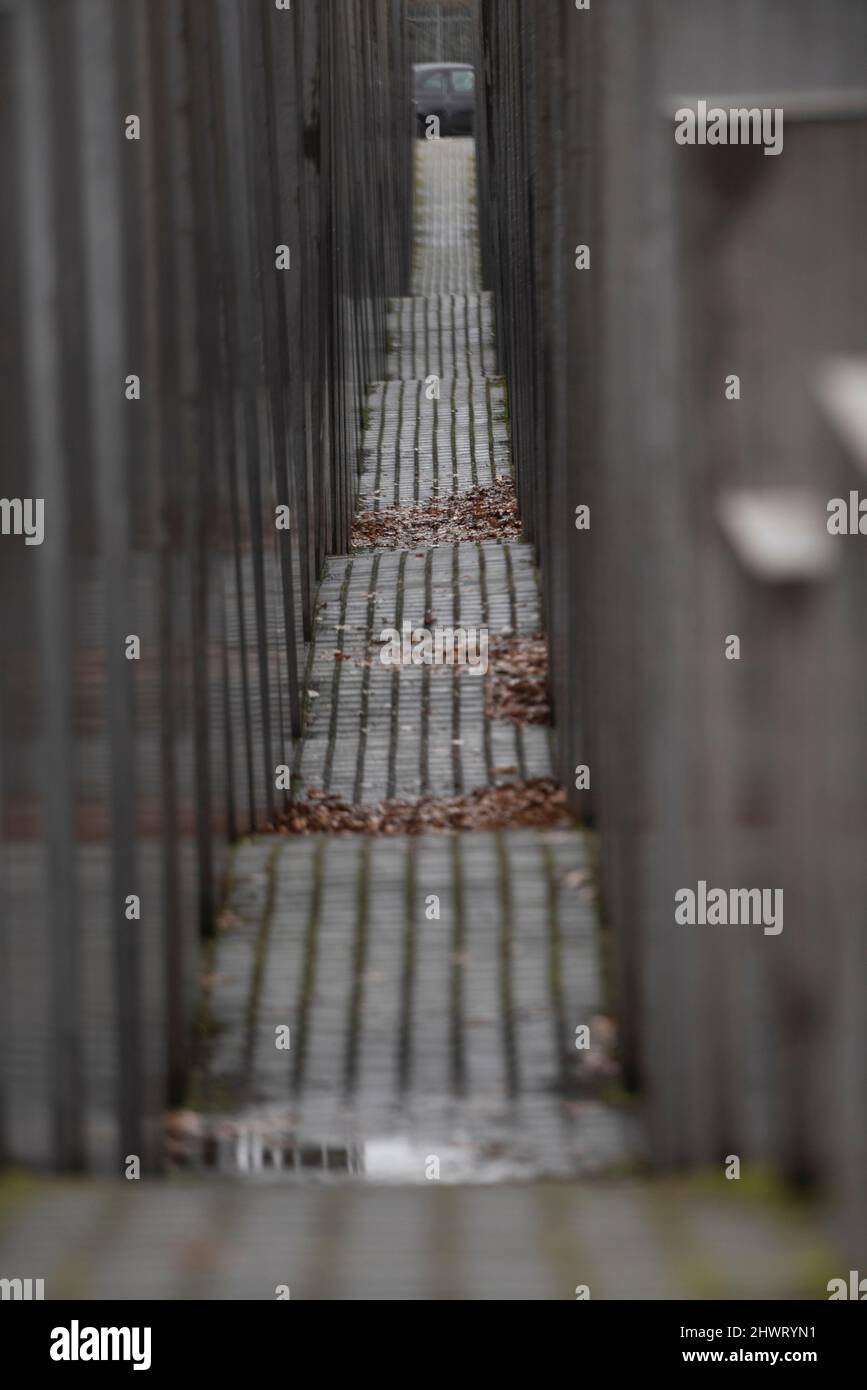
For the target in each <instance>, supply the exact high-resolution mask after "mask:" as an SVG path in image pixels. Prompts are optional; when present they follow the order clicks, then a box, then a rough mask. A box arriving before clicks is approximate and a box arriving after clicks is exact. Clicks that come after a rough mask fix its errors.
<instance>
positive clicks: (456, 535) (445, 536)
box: [352, 474, 521, 550]
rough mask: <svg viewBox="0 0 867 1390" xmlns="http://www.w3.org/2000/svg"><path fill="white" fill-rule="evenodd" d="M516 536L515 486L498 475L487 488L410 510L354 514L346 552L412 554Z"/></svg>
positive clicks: (436, 499) (386, 509)
mask: <svg viewBox="0 0 867 1390" xmlns="http://www.w3.org/2000/svg"><path fill="white" fill-rule="evenodd" d="M520 534H521V523H520V521H519V520H518V501H517V498H516V496H515V484H514V483H513V482H512V479H511V478H509V477H506V476H505V475H504V474H501V475H500V476H499V477H498V478H497V479H496V481H495V482H494V483H492V484H491V486H490V487H473V488H470V489H469V491H468V492H461V493H456V494H455V495H454V496H451V497H432V498H430V500H429V501H427V502H417V503H414V504H413V505H412V506H411V507H383V508H382V509H381V510H380V511H367V512H359V513H358V515H357V516H356V518H355V520H354V522H353V525H352V549H353V550H369V549H370V548H371V547H375V548H376V549H379V550H401V549H406V550H412V549H413V547H414V546H417V545H446V544H450V543H451V542H453V541H485V540H515V539H517V538H518V537H519V536H520Z"/></svg>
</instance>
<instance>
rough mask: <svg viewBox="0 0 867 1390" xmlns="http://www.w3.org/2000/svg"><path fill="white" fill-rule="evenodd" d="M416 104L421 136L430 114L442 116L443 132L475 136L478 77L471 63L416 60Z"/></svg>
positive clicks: (416, 116)
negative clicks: (473, 132)
mask: <svg viewBox="0 0 867 1390" xmlns="http://www.w3.org/2000/svg"><path fill="white" fill-rule="evenodd" d="M412 72H413V105H414V107H415V120H416V129H417V130H418V133H419V135H425V134H426V133H427V125H426V121H427V118H428V116H438V117H439V123H440V130H439V133H440V135H471V134H472V130H473V116H474V115H475V110H476V80H475V73H474V72H473V66H472V64H471V63H414V64H413V69H412Z"/></svg>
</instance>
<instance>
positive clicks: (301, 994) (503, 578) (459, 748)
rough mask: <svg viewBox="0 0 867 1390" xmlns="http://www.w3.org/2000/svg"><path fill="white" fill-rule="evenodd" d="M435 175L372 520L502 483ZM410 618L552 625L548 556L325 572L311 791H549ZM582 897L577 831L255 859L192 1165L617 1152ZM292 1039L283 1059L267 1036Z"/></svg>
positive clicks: (585, 874)
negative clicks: (539, 564)
mask: <svg viewBox="0 0 867 1390" xmlns="http://www.w3.org/2000/svg"><path fill="white" fill-rule="evenodd" d="M418 160H419V173H420V181H419V184H418V188H417V217H416V227H417V240H416V253H415V270H414V278H413V289H414V291H415V293H414V294H413V295H412V296H411V297H409V298H406V299H400V300H396V301H394V302H393V303H392V304H391V306H390V311H389V316H388V322H389V338H390V341H389V352H388V371H389V379H388V380H386V381H382V382H374V383H372V385H371V387H370V391H369V395H368V403H369V404H368V412H369V413H368V421H367V429H366V433H365V448H364V461H363V468H362V473H361V477H360V483H359V506H360V507H362V508H374V509H376V508H379V507H384V506H394V505H407V504H411V503H413V502H415V501H419V500H423V499H426V498H428V497H432V496H440V495H444V494H452V493H459V492H462V491H466V490H467V489H468V488H470V487H473V486H476V485H478V484H480V483H481V484H485V483H492V482H493V481H494V479H495V478H496V477H497V476H498V475H501V474H504V473H508V472H509V471H510V469H511V463H510V455H509V431H508V420H507V418H506V409H505V402H506V391H505V383H504V382H503V380H502V378H501V377H500V376H498V375H497V363H496V344H495V340H494V327H493V309H492V304H491V298H490V295H488V294H484V293H482V292H481V290H480V287H479V280H478V249H477V235H476V227H475V209H474V196H473V187H474V181H473V168H474V164H473V146H472V142H471V141H469V140H450V141H442V142H440V143H438V144H435V143H432V144H430V145H428V144H426V143H420V144H419V147H418ZM426 383H427V386H426ZM428 387H430V388H432V389H430V390H429V389H428ZM407 620H408V621H410V622H411V623H412V625H413V627H414V628H416V627H425V628H428V629H432V628H435V627H464V628H487V629H488V632H489V633H490V635H491V636H492V637H494V636H497V635H512V634H518V635H521V634H523V635H527V636H532V635H535V634H538V633H539V632H540V631H541V612H540V604H539V589H538V584H537V575H536V570H535V565H534V562H533V556H532V551H531V549H530V547H529V546H527V545H525V544H523V543H522V542H520V541H507V542H499V541H497V540H491V541H485V542H481V543H472V542H470V543H461V544H448V545H443V546H422V547H417V548H413V549H410V550H408V549H394V550H376V549H371V550H366V551H362V552H359V553H356V554H354V555H352V556H346V555H336V556H331V557H330V558H329V561H328V564H327V568H326V573H325V576H324V578H323V580H322V583H321V586H320V589H319V595H318V605H317V614H316V623H315V635H314V641H313V644H312V649H311V652H310V656H309V661H308V688H307V721H306V734H305V737H304V739H303V740H302V741H301V742H300V744H299V746H298V748H297V749H296V750H295V757H294V760H293V786H294V788H295V791H296V794H298V795H302V796H309V795H311V794H313V795H316V794H317V793H321V792H330V793H334V794H337V795H339V796H340V797H341V798H343V799H344V800H345V801H347V802H353V803H357V804H363V805H371V804H374V803H376V802H378V801H381V800H382V799H384V798H387V797H399V798H401V799H412V798H416V797H418V796H422V795H425V794H431V795H434V796H443V797H446V796H455V795H460V794H461V793H465V792H469V791H472V790H473V789H475V788H479V787H484V786H488V785H498V784H502V783H504V782H509V781H515V780H517V779H521V780H523V779H526V778H531V777H541V776H550V773H551V758H550V748H549V731H548V730H547V729H545V728H543V727H539V726H526V727H521V726H518V725H514V724H512V723H510V722H508V721H501V720H492V719H489V718H487V716H486V712H485V685H486V680H487V678H486V677H485V676H484V675H479V674H474V673H473V672H472V671H471V670H470V669H469V668H468V667H466V666H464V667H460V666H439V667H437V666H412V665H410V666H398V667H389V666H386V665H384V664H383V663H382V661H381V659H380V651H381V641H380V638H381V635H382V633H383V631H384V630H385V629H388V628H393V629H397V630H398V631H399V630H400V629H401V625H402V623H403V622H405V621H407ZM589 880H590V874H589V866H588V860H587V848H586V844H585V841H584V837H583V836H582V834H581V833H580V832H579V831H577V830H566V831H563V830H558V831H550V830H548V831H542V830H534V829H529V830H527V829H516V830H503V831H500V832H466V833H462V834H460V835H457V836H455V835H438V834H429V835H425V836H422V837H406V836H395V837H393V836H389V837H383V838H380V839H377V838H373V839H371V838H368V837H358V836H324V837H315V838H311V839H298V838H296V837H292V836H286V837H281V838H280V839H278V840H277V841H275V840H274V839H269V838H267V837H262V838H259V839H257V840H255V841H252V842H250V843H248V844H245V845H242V846H240V847H239V848H238V850H237V851H236V853H235V856H234V859H233V864H232V872H231V888H230V893H229V898H228V902H227V905H226V911H225V912H224V914H223V918H222V923H223V927H222V930H221V932H220V934H219V937H218V940H217V942H216V944H215V948H214V952H213V959H212V961H211V965H210V968H209V975H210V977H211V979H212V982H213V983H212V985H211V988H210V990H209V992H208V998H207V1019H206V1026H207V1031H208V1036H209V1037H210V1039H211V1041H210V1046H209V1048H208V1055H207V1061H206V1065H205V1067H204V1068H203V1070H202V1073H201V1075H200V1077H199V1081H198V1085H197V1088H196V1095H195V1098H194V1099H195V1103H196V1105H197V1106H198V1107H200V1108H201V1110H202V1111H203V1112H207V1113H208V1114H210V1115H212V1116H214V1117H215V1118H213V1119H212V1120H211V1121H209V1122H208V1126H207V1133H206V1137H205V1138H204V1139H203V1141H202V1145H201V1148H200V1149H199V1150H198V1151H197V1152H196V1153H195V1154H194V1159H195V1160H197V1161H198V1162H201V1163H203V1164H204V1163H215V1164H217V1166H219V1167H222V1168H229V1169H233V1168H237V1167H238V1165H239V1164H241V1165H243V1164H244V1163H248V1162H249V1163H254V1164H258V1165H259V1166H262V1165H263V1164H264V1163H266V1162H272V1161H273V1162H274V1163H279V1164H280V1165H281V1166H282V1169H283V1171H284V1172H286V1173H291V1172H293V1171H300V1169H301V1164H300V1158H299V1159H298V1164H297V1165H296V1164H295V1158H296V1156H298V1155H301V1154H302V1153H305V1152H306V1153H308V1154H309V1155H313V1156H314V1157H315V1155H316V1153H317V1152H319V1153H324V1154H325V1155H326V1159H325V1169H326V1171H327V1170H328V1163H329V1162H330V1164H331V1169H330V1171H332V1172H335V1171H339V1170H340V1169H341V1167H342V1166H344V1167H345V1170H346V1171H349V1172H352V1173H354V1174H356V1175H358V1176H366V1177H369V1178H371V1179H375V1178H377V1177H378V1176H382V1172H383V1165H386V1166H387V1165H389V1164H391V1165H393V1166H395V1167H396V1169H400V1170H401V1171H402V1173H403V1176H404V1178H405V1180H406V1181H409V1182H413V1181H425V1158H426V1156H427V1155H429V1154H433V1155H437V1156H439V1159H440V1164H441V1177H442V1179H443V1180H449V1179H450V1180H452V1181H458V1180H462V1179H467V1178H487V1177H489V1176H491V1175H492V1174H494V1175H496V1174H499V1175H500V1176H507V1175H508V1174H510V1173H512V1174H519V1175H525V1174H528V1173H533V1174H539V1173H557V1174H567V1173H574V1172H582V1171H588V1170H592V1171H598V1170H602V1169H605V1168H607V1167H609V1166H610V1165H611V1164H613V1163H617V1162H620V1161H622V1160H623V1159H624V1157H626V1156H627V1154H629V1153H630V1152H631V1151H632V1150H631V1148H630V1146H629V1144H628V1143H627V1139H626V1134H627V1126H626V1124H625V1123H624V1122H623V1121H622V1120H621V1118H620V1117H619V1116H618V1114H617V1112H616V1110H615V1109H613V1108H612V1107H611V1106H608V1105H606V1104H605V1103H604V1101H602V1100H601V1099H600V1098H599V1097H598V1096H597V1094H596V1092H597V1091H598V1090H599V1089H600V1087H599V1086H598V1085H596V1084H594V1082H593V1079H592V1076H591V1073H590V1071H588V1069H587V1068H586V1067H584V1068H582V1066H581V1065H580V1063H581V1058H580V1055H579V1053H578V1052H577V1051H576V1049H575V1046H574V1041H575V1029H576V1028H577V1027H579V1026H581V1025H582V1024H591V1022H592V1020H594V1019H597V1018H599V1017H600V1016H601V1015H602V1014H603V1013H604V1008H605V987H604V981H603V979H602V973H601V968H600V955H599V943H598V932H597V926H596V921H595V916H594V908H593V903H592V898H591V893H590V887H589ZM281 1026H283V1027H287V1028H289V1030H290V1032H289V1040H290V1047H289V1050H288V1051H284V1050H281V1049H278V1048H277V1047H276V1046H275V1038H276V1037H277V1030H278V1029H279V1028H280V1027H281ZM608 1080H609V1082H610V1077H609V1078H608ZM229 1116H232V1117H235V1118H234V1120H233V1122H232V1123H230V1124H227V1123H226V1118H227V1117H229ZM238 1126H240V1130H241V1132H240V1136H239V1133H238ZM249 1144H252V1146H253V1155H252V1157H251V1156H250V1154H249V1153H248V1151H247V1146H248V1145H249ZM378 1145H380V1146H382V1145H384V1147H383V1148H381V1149H378V1148H377V1146H378ZM239 1153H240V1158H239V1156H238V1155H239ZM312 1162H313V1159H311V1163H312ZM308 1168H309V1165H308Z"/></svg>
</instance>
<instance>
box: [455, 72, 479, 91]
mask: <svg viewBox="0 0 867 1390" xmlns="http://www.w3.org/2000/svg"><path fill="white" fill-rule="evenodd" d="M473 86H474V74H473V70H472V68H457V69H456V71H455V72H453V73H452V91H453V92H462V93H463V92H471V91H472V90H473Z"/></svg>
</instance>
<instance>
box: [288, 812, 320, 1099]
mask: <svg viewBox="0 0 867 1390" xmlns="http://www.w3.org/2000/svg"><path fill="white" fill-rule="evenodd" d="M328 844H329V837H326V836H324V835H323V836H322V837H321V838H320V840H319V843H318V844H317V846H316V849H315V851H314V854H313V892H312V894H311V897H310V908H309V912H308V916H307V932H306V935H305V939H304V963H303V965H302V968H301V982H300V985H299V987H298V1002H297V1005H296V1009H295V1018H296V1024H295V1034H296V1045H295V1047H294V1049H293V1050H292V1053H291V1056H292V1069H291V1071H292V1078H291V1086H292V1094H293V1095H294V1096H296V1097H297V1096H299V1095H300V1094H301V1090H302V1088H303V1085H304V1067H305V1064H306V1060H307V1035H308V1032H309V1024H310V1014H311V1011H312V1008H313V995H314V989H315V984H316V957H317V953H318V949H319V920H320V917H321V915H322V894H323V878H324V861H325V854H326V850H327V847H328Z"/></svg>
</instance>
